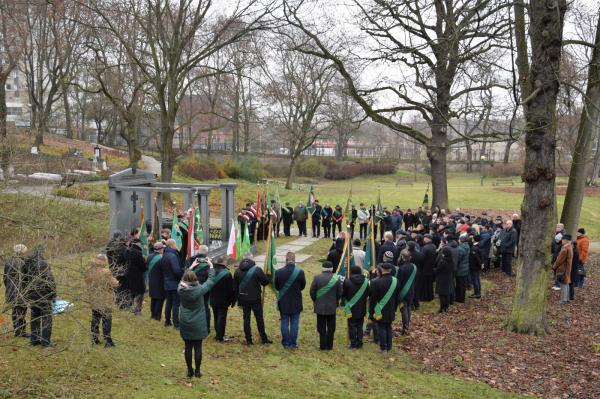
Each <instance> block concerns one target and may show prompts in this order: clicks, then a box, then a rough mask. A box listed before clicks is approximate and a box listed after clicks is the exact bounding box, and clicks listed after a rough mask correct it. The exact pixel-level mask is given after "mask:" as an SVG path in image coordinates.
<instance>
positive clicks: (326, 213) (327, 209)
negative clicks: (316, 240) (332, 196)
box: [321, 204, 333, 238]
mask: <svg viewBox="0 0 600 399" xmlns="http://www.w3.org/2000/svg"><path fill="white" fill-rule="evenodd" d="M321 213H322V215H323V237H325V238H331V217H332V215H333V209H332V208H331V206H330V205H329V204H325V206H324V207H323V209H322V210H321Z"/></svg>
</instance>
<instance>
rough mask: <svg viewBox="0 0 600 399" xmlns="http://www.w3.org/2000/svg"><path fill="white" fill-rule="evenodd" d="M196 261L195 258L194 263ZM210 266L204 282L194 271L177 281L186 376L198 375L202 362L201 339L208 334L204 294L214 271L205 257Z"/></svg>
mask: <svg viewBox="0 0 600 399" xmlns="http://www.w3.org/2000/svg"><path fill="white" fill-rule="evenodd" d="M197 262H198V261H197V260H195V261H194V263H197ZM207 263H208V266H209V268H210V270H209V272H208V276H209V277H208V280H206V282H205V283H204V284H202V285H201V284H200V283H199V282H198V278H197V277H196V273H194V272H192V271H187V272H185V274H184V275H183V279H182V280H181V282H180V283H179V286H178V288H177V292H178V294H179V297H180V298H181V308H180V320H179V323H180V334H181V338H183V341H184V342H185V351H184V356H185V363H186V365H187V376H188V378H190V377H192V375H194V376H195V377H198V378H199V377H200V376H201V375H202V373H201V372H200V366H201V363H202V340H203V339H204V338H206V337H207V336H208V329H207V327H206V314H205V307H204V295H205V294H206V293H207V292H208V291H210V289H211V288H212V286H213V285H214V283H215V271H214V269H213V264H212V263H211V262H210V260H209V259H207ZM192 350H193V352H194V365H195V366H196V368H195V369H194V368H192Z"/></svg>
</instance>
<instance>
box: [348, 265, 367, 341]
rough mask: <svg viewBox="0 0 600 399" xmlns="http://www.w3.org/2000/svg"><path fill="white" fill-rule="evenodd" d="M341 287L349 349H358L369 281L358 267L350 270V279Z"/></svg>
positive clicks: (361, 337) (361, 335)
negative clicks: (346, 320)
mask: <svg viewBox="0 0 600 399" xmlns="http://www.w3.org/2000/svg"><path fill="white" fill-rule="evenodd" d="M343 287H344V314H345V315H346V318H347V319H348V336H349V338H350V349H360V348H362V346H363V323H364V321H365V315H366V314H367V298H368V297H369V280H368V279H367V277H366V276H365V275H363V273H362V268H361V267H360V266H352V267H351V268H350V277H349V278H347V279H345V280H344V284H343Z"/></svg>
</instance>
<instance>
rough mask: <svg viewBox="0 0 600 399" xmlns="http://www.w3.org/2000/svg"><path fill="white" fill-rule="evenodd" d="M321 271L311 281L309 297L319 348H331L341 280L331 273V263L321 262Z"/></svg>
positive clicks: (340, 293) (340, 295) (341, 292)
mask: <svg viewBox="0 0 600 399" xmlns="http://www.w3.org/2000/svg"><path fill="white" fill-rule="evenodd" d="M322 266H323V272H322V273H321V274H319V275H317V276H315V278H314V279H313V281H312V284H311V286H310V298H311V299H312V300H313V302H314V309H315V313H316V314H317V331H318V332H319V349H321V350H332V349H333V337H334V335H335V311H336V309H337V307H338V305H339V303H340V300H341V299H342V294H343V287H342V282H341V281H340V279H339V276H338V275H337V274H333V264H332V263H331V262H328V261H325V262H323V265H322Z"/></svg>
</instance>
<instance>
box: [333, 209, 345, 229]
mask: <svg viewBox="0 0 600 399" xmlns="http://www.w3.org/2000/svg"><path fill="white" fill-rule="evenodd" d="M344 216H345V215H344V210H343V209H342V207H341V206H340V205H339V204H338V205H336V206H335V209H334V210H333V215H332V216H331V220H332V222H333V236H334V237H335V228H336V227H337V229H338V231H340V232H341V231H343V230H342V222H343V221H344Z"/></svg>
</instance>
